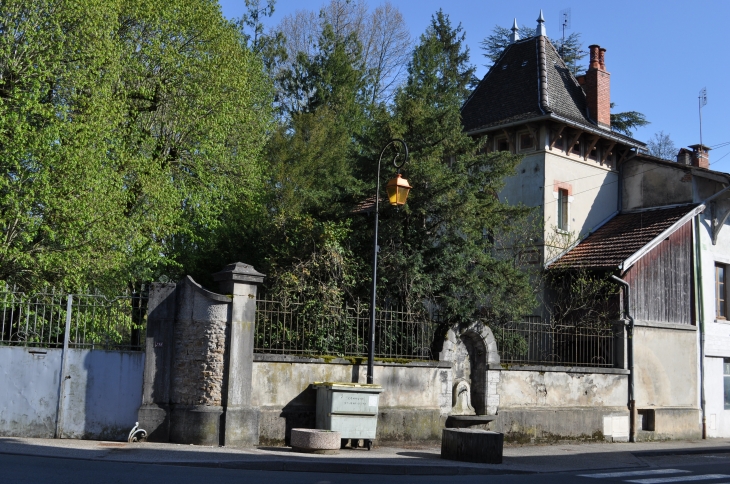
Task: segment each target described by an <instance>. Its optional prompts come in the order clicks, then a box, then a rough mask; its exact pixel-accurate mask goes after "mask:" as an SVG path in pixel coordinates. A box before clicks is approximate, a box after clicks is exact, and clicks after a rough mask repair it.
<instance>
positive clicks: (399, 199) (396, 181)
mask: <svg viewBox="0 0 730 484" xmlns="http://www.w3.org/2000/svg"><path fill="white" fill-rule="evenodd" d="M391 145H392V146H395V147H396V150H397V152H396V154H395V157H394V158H393V166H395V167H396V169H397V170H398V171H399V173H398V174H397V176H396V177H395V178H393V179H392V180H390V181H389V182H388V184H387V185H385V191H386V192H387V193H388V200H389V201H390V204H391V205H395V206H400V205H405V203H406V198H408V192H409V191H410V189H411V188H412V187H411V186H410V185H409V184H408V180H406V179H405V178H403V177H402V176H401V174H400V168H401V167H402V166H403V165H405V164H406V162H407V161H408V145H406V142H405V141H403V140H402V139H392V140H390V141H389V142H388V144H387V145H385V147H384V148H383V151H381V152H380V158H378V173H377V188H376V189H375V235H374V236H373V285H372V291H371V298H370V340H369V341H368V383H373V362H374V359H375V293H376V290H377V278H378V208H379V206H380V203H379V202H380V162H381V161H382V160H383V155H384V154H385V151H386V150H387V149H388V148H389V147H390V146H391ZM401 155H403V160H402V161H401V162H400V163H398V158H400V157H401Z"/></svg>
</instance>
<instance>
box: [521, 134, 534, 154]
mask: <svg viewBox="0 0 730 484" xmlns="http://www.w3.org/2000/svg"><path fill="white" fill-rule="evenodd" d="M534 149H535V138H534V137H533V136H532V135H531V134H530V133H522V134H521V135H520V151H527V150H534Z"/></svg>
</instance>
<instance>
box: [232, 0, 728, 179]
mask: <svg viewBox="0 0 730 484" xmlns="http://www.w3.org/2000/svg"><path fill="white" fill-rule="evenodd" d="M324 3H325V0H277V2H276V11H275V12H274V15H273V17H272V18H270V19H266V23H267V25H270V26H272V27H273V26H275V25H276V24H278V23H279V21H280V20H281V19H282V18H283V17H284V16H286V15H288V14H290V13H293V12H295V11H296V10H314V11H318V10H319V8H320V7H321V6H322V5H324ZM391 3H392V4H393V5H395V6H397V7H398V8H399V9H400V11H401V12H402V13H403V17H404V19H405V21H406V23H407V24H408V26H409V28H410V31H411V34H412V36H413V37H414V38H415V39H417V38H418V36H419V35H420V34H421V33H422V32H423V31H424V30H425V29H426V27H427V26H428V23H429V20H430V18H431V15H432V14H433V13H434V12H436V11H437V10H438V9H439V8H442V9H443V10H444V12H445V13H447V14H448V15H449V16H450V18H451V21H452V23H453V24H455V25H456V24H458V23H461V24H462V26H463V28H464V30H465V32H466V41H467V44H468V45H469V48H470V53H471V61H472V63H473V64H476V65H477V66H478V70H477V74H478V76H479V77H482V76H484V74H486V68H485V67H484V66H483V64H484V60H483V57H482V51H481V49H480V48H479V42H480V41H481V40H482V39H484V37H486V36H487V35H488V34H489V33H490V31H491V30H492V28H493V27H494V26H495V25H497V24H499V25H502V26H505V27H510V26H511V24H512V19H513V18H515V17H516V18H517V23H518V24H519V25H523V24H524V25H528V26H534V25H535V24H536V19H537V17H538V14H539V13H540V9H542V10H543V12H544V15H545V19H546V26H547V29H548V35H549V36H551V37H558V36H559V34H560V30H559V22H558V19H559V14H560V11H561V10H563V9H566V8H570V9H571V14H572V31H575V32H580V33H581V34H582V40H583V41H584V45H585V46H586V47H587V46H588V45H589V44H599V45H600V46H601V47H604V48H606V49H607V51H606V68H607V70H608V71H609V72H610V73H611V100H612V101H613V102H615V103H616V110H617V111H639V112H641V113H644V114H645V115H646V117H647V119H648V120H649V121H651V124H650V125H649V126H647V127H645V128H642V129H640V130H637V131H636V132H635V133H634V137H635V138H636V139H639V140H642V141H648V140H649V138H651V137H652V136H653V135H654V133H656V132H658V131H661V130H663V131H664V132H665V133H669V134H670V135H671V137H672V139H673V140H674V143H675V144H676V145H677V148H680V147H682V146H687V145H690V144H695V143H699V137H700V135H699V117H698V104H697V96H698V93H699V91H700V89H702V88H703V87H707V93H708V103H707V106H705V107H704V108H703V109H702V127H703V130H702V131H703V142H704V143H705V144H706V145H708V146H710V147H712V146H714V145H719V144H721V143H724V142H728V141H730V83H729V82H728V81H730V50H728V48H727V47H726V44H728V39H729V38H730V28H728V25H729V24H730V1H727V0H714V1H712V0H695V1H693V2H680V1H677V0H668V1H661V2H660V1H648V0H633V1H627V0H613V1H612V2H580V3H571V2H570V1H568V0H557V1H545V0H543V1H533V0H521V1H520V2H498V1H483V0H482V1H465V0H451V1H448V2H447V1H444V0H418V1H415V0H391ZM220 4H221V8H222V9H223V14H224V15H225V16H226V17H229V18H235V17H239V16H240V15H241V14H242V13H243V12H244V1H243V0H220ZM368 4H369V5H370V7H371V8H374V7H376V6H377V5H379V4H380V1H378V0H369V1H368ZM585 63H587V61H585ZM710 162H711V163H712V165H711V167H710V168H711V169H713V170H718V171H725V172H730V145H728V146H725V147H722V148H718V149H717V150H713V151H712V152H710Z"/></svg>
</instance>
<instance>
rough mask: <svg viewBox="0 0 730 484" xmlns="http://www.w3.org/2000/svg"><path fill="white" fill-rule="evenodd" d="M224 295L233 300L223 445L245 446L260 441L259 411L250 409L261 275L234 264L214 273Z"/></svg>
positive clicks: (237, 263)
mask: <svg viewBox="0 0 730 484" xmlns="http://www.w3.org/2000/svg"><path fill="white" fill-rule="evenodd" d="M213 278H214V279H215V280H216V281H218V283H219V284H220V290H221V292H222V293H223V294H225V295H228V296H230V297H232V299H233V302H232V304H231V306H230V314H229V318H228V321H229V325H230V336H229V337H230V340H229V353H228V355H229V358H228V362H227V369H228V371H227V376H228V378H227V381H226V383H227V384H226V388H227V392H226V395H225V403H224V406H225V410H224V416H223V425H222V427H223V428H222V430H223V438H222V439H221V440H222V442H223V444H224V445H233V446H246V445H257V444H258V442H259V412H258V409H257V408H254V407H252V406H251V391H252V378H253V348H254V337H255V324H256V292H257V289H258V285H259V284H261V283H262V282H263V281H264V275H263V274H261V273H260V272H257V271H256V269H254V268H253V267H252V266H250V265H248V264H243V263H241V262H236V263H234V264H229V265H227V266H226V267H224V268H223V270H221V271H220V272H217V273H215V274H213Z"/></svg>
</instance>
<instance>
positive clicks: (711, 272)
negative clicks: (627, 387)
mask: <svg viewBox="0 0 730 484" xmlns="http://www.w3.org/2000/svg"><path fill="white" fill-rule="evenodd" d="M700 217H701V218H700V220H701V228H700V244H701V245H700V247H701V251H702V255H701V258H702V292H703V301H702V302H703V306H702V307H703V312H704V322H705V377H704V382H705V402H706V414H707V434H708V436H710V437H730V410H725V409H724V393H723V392H724V383H723V374H722V360H723V358H730V321H723V320H721V319H720V320H718V319H717V318H716V317H715V315H716V311H715V263H717V262H719V263H724V264H730V223H727V222H726V224H725V226H724V227H723V228H722V230H720V233H719V235H718V238H717V244H716V245H713V244H712V237H711V231H710V229H709V227H710V211H709V209H708V210H706V211H705V213H703V214H701V215H700ZM713 416H714V417H713Z"/></svg>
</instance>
